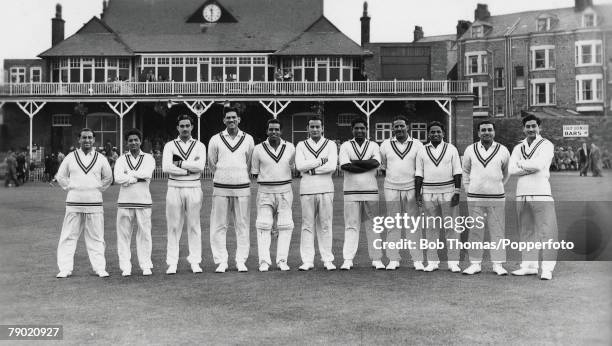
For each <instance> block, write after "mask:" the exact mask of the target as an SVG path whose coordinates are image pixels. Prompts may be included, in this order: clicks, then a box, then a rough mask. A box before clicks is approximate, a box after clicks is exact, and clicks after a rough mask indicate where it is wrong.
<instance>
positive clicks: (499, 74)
mask: <svg viewBox="0 0 612 346" xmlns="http://www.w3.org/2000/svg"><path fill="white" fill-rule="evenodd" d="M503 87H504V68H503V67H496V68H495V84H494V88H498V89H499V88H503Z"/></svg>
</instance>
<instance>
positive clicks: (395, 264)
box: [385, 261, 400, 270]
mask: <svg viewBox="0 0 612 346" xmlns="http://www.w3.org/2000/svg"><path fill="white" fill-rule="evenodd" d="M399 266H400V263H399V261H390V262H389V264H387V268H385V269H387V270H395V269H397V268H399Z"/></svg>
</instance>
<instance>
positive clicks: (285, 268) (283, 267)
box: [276, 260, 291, 272]
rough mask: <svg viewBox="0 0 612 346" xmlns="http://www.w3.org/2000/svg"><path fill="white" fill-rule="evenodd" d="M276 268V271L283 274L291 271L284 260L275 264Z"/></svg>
mask: <svg viewBox="0 0 612 346" xmlns="http://www.w3.org/2000/svg"><path fill="white" fill-rule="evenodd" d="M276 266H277V267H278V269H280V270H281V271H284V272H286V271H289V270H291V268H289V266H288V265H287V262H286V261H284V260H283V261H280V262H278V263H276Z"/></svg>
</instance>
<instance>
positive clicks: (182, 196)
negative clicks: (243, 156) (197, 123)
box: [162, 114, 206, 275]
mask: <svg viewBox="0 0 612 346" xmlns="http://www.w3.org/2000/svg"><path fill="white" fill-rule="evenodd" d="M176 129H177V131H178V132H179V136H178V137H177V138H176V139H174V140H171V141H170V142H168V143H166V145H165V146H164V153H163V156H162V171H163V172H164V173H168V174H169V175H170V176H169V177H168V192H167V193H166V223H167V225H168V244H167V247H166V264H167V265H168V270H166V274H168V275H172V274H176V266H177V264H178V260H179V242H180V240H181V234H182V233H183V225H186V226H187V240H188V241H189V256H188V257H187V261H188V262H189V263H190V264H191V271H192V272H194V273H201V272H202V268H201V267H200V263H201V262H202V230H201V228H200V209H201V208H202V187H201V185H200V176H201V173H202V171H204V165H205V164H206V146H204V144H202V142H200V141H198V140H196V139H193V138H192V137H191V131H192V130H193V119H192V118H191V116H189V115H187V114H183V115H179V116H178V118H177V126H176Z"/></svg>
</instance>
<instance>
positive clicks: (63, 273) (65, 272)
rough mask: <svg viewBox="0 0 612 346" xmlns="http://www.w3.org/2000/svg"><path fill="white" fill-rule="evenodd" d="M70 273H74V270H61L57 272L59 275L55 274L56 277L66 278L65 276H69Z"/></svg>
mask: <svg viewBox="0 0 612 346" xmlns="http://www.w3.org/2000/svg"><path fill="white" fill-rule="evenodd" d="M70 275H72V272H69V271H61V272H59V273H57V275H55V277H56V278H58V279H65V278H67V277H69V276H70Z"/></svg>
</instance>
